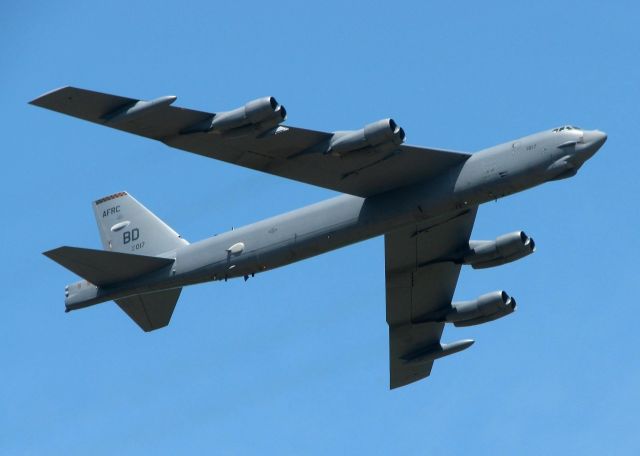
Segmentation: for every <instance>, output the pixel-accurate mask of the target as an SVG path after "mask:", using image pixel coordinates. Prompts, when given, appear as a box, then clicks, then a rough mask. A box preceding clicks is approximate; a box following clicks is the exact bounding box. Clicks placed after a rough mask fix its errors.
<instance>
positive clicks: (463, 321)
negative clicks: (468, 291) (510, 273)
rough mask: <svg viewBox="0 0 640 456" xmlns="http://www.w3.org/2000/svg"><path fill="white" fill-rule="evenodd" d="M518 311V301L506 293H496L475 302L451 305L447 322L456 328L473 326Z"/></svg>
mask: <svg viewBox="0 0 640 456" xmlns="http://www.w3.org/2000/svg"><path fill="white" fill-rule="evenodd" d="M515 309H516V300H515V299H514V298H512V297H511V296H509V295H508V294H507V293H506V292H504V291H494V292H492V293H487V294H484V295H482V296H480V297H479V298H478V299H476V300H474V301H459V302H454V303H452V304H451V310H450V311H449V313H447V314H446V316H445V321H447V322H449V323H453V324H454V325H455V326H473V325H479V324H481V323H486V322H488V321H493V320H497V319H498V318H501V317H504V316H506V315H509V314H510V313H512V312H513V311H514V310H515Z"/></svg>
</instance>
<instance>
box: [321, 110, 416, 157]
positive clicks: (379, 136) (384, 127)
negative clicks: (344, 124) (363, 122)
mask: <svg viewBox="0 0 640 456" xmlns="http://www.w3.org/2000/svg"><path fill="white" fill-rule="evenodd" d="M404 138H405V134H404V130H403V129H402V128H400V127H399V126H398V124H397V123H396V122H395V121H394V120H393V119H383V120H378V121H377V122H373V123H370V124H369V125H367V126H365V127H364V128H361V129H360V130H354V131H337V132H335V133H334V134H333V137H332V138H331V142H330V144H329V149H328V152H330V153H331V154H332V155H335V156H338V157H340V156H342V155H345V154H348V153H351V152H355V151H358V150H361V149H366V148H369V147H375V148H385V147H387V148H389V149H392V148H394V147H396V146H399V145H400V144H402V143H403V142H404Z"/></svg>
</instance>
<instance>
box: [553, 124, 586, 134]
mask: <svg viewBox="0 0 640 456" xmlns="http://www.w3.org/2000/svg"><path fill="white" fill-rule="evenodd" d="M564 130H582V128H580V127H575V126H573V125H565V126H564V127H559V128H554V129H553V130H552V131H553V132H554V133H558V132H559V131H564Z"/></svg>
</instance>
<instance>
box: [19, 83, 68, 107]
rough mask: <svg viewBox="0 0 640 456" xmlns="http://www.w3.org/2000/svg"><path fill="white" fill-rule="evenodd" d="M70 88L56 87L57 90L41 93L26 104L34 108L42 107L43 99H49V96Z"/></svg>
mask: <svg viewBox="0 0 640 456" xmlns="http://www.w3.org/2000/svg"><path fill="white" fill-rule="evenodd" d="M70 88H72V86H63V87H58V88H57V89H53V90H50V91H48V92H46V93H43V94H42V95H40V96H39V97H37V98H34V99H33V100H31V101H29V102H28V103H29V104H30V105H34V106H41V105H42V101H43V100H44V99H46V98H47V97H49V96H50V95H53V94H54V93H58V92H60V91H62V90H66V89H70Z"/></svg>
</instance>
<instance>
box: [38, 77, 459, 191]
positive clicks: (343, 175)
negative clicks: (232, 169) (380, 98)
mask: <svg viewBox="0 0 640 456" xmlns="http://www.w3.org/2000/svg"><path fill="white" fill-rule="evenodd" d="M174 100H175V97H163V98H159V99H157V100H154V101H152V102H145V101H141V100H137V99H134V98H127V97H120V96H115V95H109V94H106V93H100V92H93V91H90V90H84V89H79V88H75V87H64V88H61V89H58V90H54V91H52V92H49V93H47V94H45V95H42V96H41V97H39V98H37V99H35V100H33V101H31V104H33V105H36V106H40V107H42V108H46V109H51V110H53V111H57V112H61V113H63V114H67V115H70V116H73V117H78V118H80V119H84V120H87V121H89V122H94V123H97V124H100V125H105V126H108V127H111V128H116V129H118V130H122V131H126V132H129V133H133V134H136V135H140V136H145V137H147V138H151V139H155V140H158V141H161V142H163V143H165V144H167V145H168V146H171V147H175V148H178V149H182V150H186V151H189V152H193V153H196V154H199V155H204V156H206V157H210V158H215V159H217V160H222V161H225V162H228V163H233V164H236V165H239V166H244V167H247V168H251V169H254V170H258V171H262V172H265V173H269V174H274V175H276V176H281V177H286V178H288V179H293V180H297V181H300V182H305V183H308V184H312V185H317V186H319V187H324V188H328V189H331V190H336V191H339V192H343V193H349V194H352V195H357V196H362V197H367V196H371V195H374V194H377V193H382V192H385V191H388V190H392V189H394V188H398V187H403V186H406V185H411V184H413V183H416V182H419V181H421V182H424V181H428V180H430V179H433V178H434V177H437V176H439V175H441V174H442V173H443V172H445V171H446V170H447V169H449V168H451V167H453V166H455V165H457V164H460V163H462V162H464V161H465V160H467V159H468V158H469V154H466V153H461V152H453V151H447V150H442V149H432V148H424V147H416V146H408V145H404V144H401V145H399V146H392V147H391V148H377V147H368V148H364V149H359V150H358V151H357V152H354V153H348V154H346V155H343V156H333V155H332V154H330V153H325V152H326V150H327V149H326V147H325V146H326V145H327V144H328V143H329V142H330V141H331V139H332V137H333V136H334V134H333V133H326V132H322V131H314V130H306V129H302V128H296V127H290V126H284V125H280V126H277V127H274V128H271V129H267V130H265V131H259V130H255V131H253V130H250V131H248V132H245V133H246V134H243V135H236V136H234V135H231V136H228V135H224V134H222V135H221V134H217V133H210V132H203V131H202V130H201V129H200V130H198V128H199V127H198V126H199V125H202V124H207V122H210V121H212V119H215V117H216V115H219V114H220V113H219V114H214V113H208V112H203V111H196V110H193V109H185V108H179V107H174V106H171V103H173V101H174ZM141 106H142V107H151V108H152V109H145V110H144V112H142V110H140V109H138V110H137V111H136V113H137V115H129V114H127V115H124V116H123V115H122V113H127V112H129V113H130V112H131V109H132V108H136V107H141ZM114 113H115V114H114ZM118 113H120V115H118ZM114 117H115V118H114Z"/></svg>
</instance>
